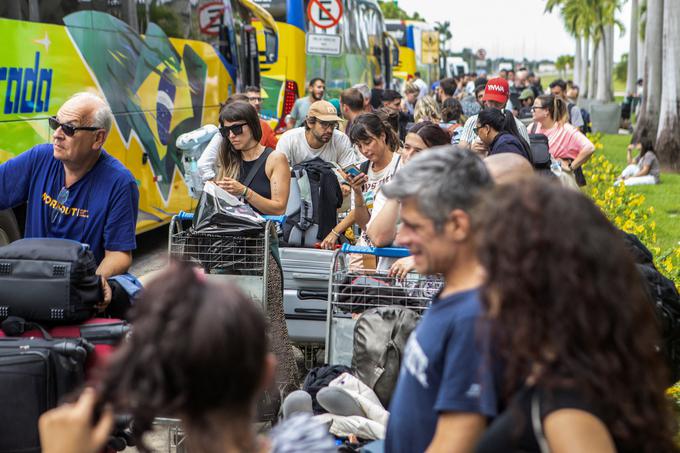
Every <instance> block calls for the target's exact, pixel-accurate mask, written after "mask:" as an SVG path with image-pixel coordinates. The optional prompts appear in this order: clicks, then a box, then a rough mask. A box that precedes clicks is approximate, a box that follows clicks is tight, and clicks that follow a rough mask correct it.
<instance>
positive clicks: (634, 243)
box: [621, 231, 680, 382]
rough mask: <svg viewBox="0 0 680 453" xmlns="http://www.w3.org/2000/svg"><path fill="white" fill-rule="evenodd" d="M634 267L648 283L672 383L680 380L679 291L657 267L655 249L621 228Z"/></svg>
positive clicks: (646, 284) (647, 286) (646, 287)
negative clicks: (653, 251) (653, 252)
mask: <svg viewBox="0 0 680 453" xmlns="http://www.w3.org/2000/svg"><path fill="white" fill-rule="evenodd" d="M621 233H622V235H623V239H624V241H625V243H626V245H627V246H628V249H629V250H630V252H631V254H632V256H633V259H634V261H635V266H636V267H637V270H638V272H639V273H640V275H641V276H642V279H643V281H644V282H645V285H644V286H645V289H646V290H647V294H648V295H649V297H650V301H651V302H652V303H653V304H654V312H655V314H656V318H657V321H658V323H659V328H660V332H661V338H662V341H663V344H662V347H661V349H662V350H663V351H664V353H665V355H666V361H667V363H668V366H669V368H670V370H671V377H672V378H673V381H672V382H676V381H677V380H678V379H680V294H678V290H677V288H676V287H675V284H674V283H673V281H672V280H670V279H668V278H666V276H664V275H663V274H662V273H661V272H659V271H658V269H657V268H656V266H654V261H653V255H652V252H650V251H649V249H648V248H647V247H645V245H644V244H643V243H642V242H641V241H640V239H638V237H637V236H635V235H634V234H631V233H626V232H624V231H621Z"/></svg>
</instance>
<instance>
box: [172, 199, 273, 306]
mask: <svg viewBox="0 0 680 453" xmlns="http://www.w3.org/2000/svg"><path fill="white" fill-rule="evenodd" d="M193 217H194V215H193V214H190V213H186V212H180V213H179V214H177V215H176V216H173V217H172V220H171V221H170V230H169V240H168V253H169V255H170V256H171V257H174V258H177V259H179V260H182V261H190V262H194V263H196V264H198V265H199V266H201V267H202V268H203V269H204V271H205V273H206V274H207V276H208V278H210V279H220V280H221V281H231V282H233V283H235V284H236V285H237V286H238V287H239V288H241V290H243V292H244V293H246V295H248V296H250V297H251V298H252V299H253V300H254V301H256V302H257V303H259V304H260V305H261V306H262V308H263V309H264V310H265V312H266V309H267V272H268V270H269V259H270V257H269V245H270V241H271V238H272V237H276V234H277V233H276V226H275V223H278V224H282V223H283V222H285V219H286V218H285V216H263V217H264V218H265V220H267V222H266V224H265V226H264V230H263V231H264V232H263V233H259V234H256V235H248V236H232V235H225V234H207V233H196V232H190V231H189V230H188V229H187V228H186V224H187V223H188V222H190V221H191V220H193Z"/></svg>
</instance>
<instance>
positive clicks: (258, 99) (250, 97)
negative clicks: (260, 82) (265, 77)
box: [248, 96, 262, 102]
mask: <svg viewBox="0 0 680 453" xmlns="http://www.w3.org/2000/svg"><path fill="white" fill-rule="evenodd" d="M248 101H250V102H262V98H261V97H260V96H248Z"/></svg>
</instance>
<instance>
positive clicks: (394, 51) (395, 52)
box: [392, 47, 399, 66]
mask: <svg viewBox="0 0 680 453" xmlns="http://www.w3.org/2000/svg"><path fill="white" fill-rule="evenodd" d="M392 66H399V48H398V47H392Z"/></svg>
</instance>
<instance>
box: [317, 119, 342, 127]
mask: <svg viewBox="0 0 680 453" xmlns="http://www.w3.org/2000/svg"><path fill="white" fill-rule="evenodd" d="M316 123H317V124H318V125H319V126H321V127H322V128H324V129H336V128H337V127H338V122H337V121H321V120H316Z"/></svg>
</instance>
